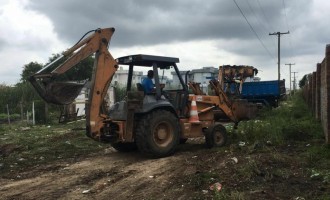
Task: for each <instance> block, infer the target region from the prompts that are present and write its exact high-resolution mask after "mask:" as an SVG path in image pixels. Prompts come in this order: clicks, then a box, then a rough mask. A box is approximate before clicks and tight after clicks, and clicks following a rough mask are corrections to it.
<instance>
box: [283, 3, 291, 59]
mask: <svg viewBox="0 0 330 200" xmlns="http://www.w3.org/2000/svg"><path fill="white" fill-rule="evenodd" d="M282 2H283V9H284V17H285V23H286V27H287V29H288V30H290V27H289V23H288V17H287V13H286V5H285V1H284V0H283V1H282ZM291 32H292V31H291ZM289 45H290V54H291V55H290V57H291V58H292V57H293V48H292V43H291V35H289Z"/></svg>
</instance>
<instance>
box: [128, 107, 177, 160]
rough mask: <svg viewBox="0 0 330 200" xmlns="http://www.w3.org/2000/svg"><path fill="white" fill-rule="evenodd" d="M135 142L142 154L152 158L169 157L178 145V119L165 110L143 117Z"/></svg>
mask: <svg viewBox="0 0 330 200" xmlns="http://www.w3.org/2000/svg"><path fill="white" fill-rule="evenodd" d="M135 141H136V144H137V147H138V149H139V150H140V151H141V152H142V153H145V154H147V155H151V156H152V157H157V158H159V157H165V156H168V155H171V154H172V153H174V151H175V149H176V147H177V146H178V144H179V120H178V118H177V117H176V116H175V115H174V114H172V113H171V112H169V111H166V110H156V111H153V112H151V113H150V114H147V115H145V116H143V118H142V119H141V120H140V122H139V125H138V130H137V132H136V136H135Z"/></svg>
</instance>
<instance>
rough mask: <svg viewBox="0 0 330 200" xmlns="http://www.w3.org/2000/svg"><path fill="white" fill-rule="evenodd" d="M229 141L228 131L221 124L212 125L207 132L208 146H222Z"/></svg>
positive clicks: (206, 140)
mask: <svg viewBox="0 0 330 200" xmlns="http://www.w3.org/2000/svg"><path fill="white" fill-rule="evenodd" d="M226 142H227V131H226V128H225V127H224V126H222V125H221V124H215V125H213V126H210V127H209V128H208V129H207V130H206V133H205V143H206V146H207V147H208V148H212V147H221V146H224V145H225V144H226Z"/></svg>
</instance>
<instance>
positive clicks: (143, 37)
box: [30, 0, 281, 46]
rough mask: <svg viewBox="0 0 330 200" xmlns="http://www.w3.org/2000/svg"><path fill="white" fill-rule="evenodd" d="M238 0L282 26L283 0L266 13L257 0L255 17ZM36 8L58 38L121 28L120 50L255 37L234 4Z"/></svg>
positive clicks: (52, 4)
mask: <svg viewBox="0 0 330 200" xmlns="http://www.w3.org/2000/svg"><path fill="white" fill-rule="evenodd" d="M83 2H84V3H83ZM237 2H238V3H239V5H240V6H241V7H242V10H245V11H246V13H247V14H246V16H247V17H248V18H251V19H252V18H253V17H255V16H259V17H264V16H266V17H267V18H269V19H268V20H267V21H268V23H272V24H276V23H277V22H276V21H273V20H272V19H276V18H274V16H276V15H279V12H280V11H281V10H280V6H281V4H279V3H278V2H276V1H267V2H265V1H260V2H259V3H260V5H261V6H262V7H263V10H261V9H258V6H259V4H257V1H251V3H250V4H251V7H252V8H253V7H254V13H253V12H251V10H249V7H247V6H248V5H247V4H246V2H245V1H237ZM30 8H31V9H34V10H37V11H38V12H42V13H44V14H45V15H47V16H48V17H49V18H50V19H51V20H52V22H53V23H54V25H55V31H56V32H58V35H59V36H60V37H65V39H67V40H69V41H74V40H77V37H78V36H79V35H82V34H83V33H84V32H86V31H87V30H90V29H94V28H98V27H109V26H113V27H115V28H116V33H115V35H114V39H113V41H112V43H113V44H116V45H117V46H131V45H150V44H160V43H170V42H175V41H191V40H201V39H219V38H220V39H233V38H240V39H244V40H249V39H251V38H255V36H254V35H253V33H252V32H251V30H250V29H249V27H248V25H247V24H246V22H245V21H244V19H243V18H242V16H241V14H240V13H239V11H238V9H237V7H236V6H235V4H234V3H233V1H218V0H212V1H211V0H208V1H197V0H196V1H192V0H184V1H182V0H181V1H175V0H168V1H153V0H140V1H133V0H117V1H115V0H112V1H107V0H102V1H78V0H66V1H47V2H46V1H37V0H32V4H31V7H30ZM264 18H265V17H264ZM264 20H266V19H264Z"/></svg>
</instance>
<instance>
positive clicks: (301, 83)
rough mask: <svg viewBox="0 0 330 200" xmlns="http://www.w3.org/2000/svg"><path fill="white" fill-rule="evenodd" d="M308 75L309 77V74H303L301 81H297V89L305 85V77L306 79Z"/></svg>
mask: <svg viewBox="0 0 330 200" xmlns="http://www.w3.org/2000/svg"><path fill="white" fill-rule="evenodd" d="M309 75H310V74H305V75H304V76H303V77H302V79H301V80H300V81H299V87H300V88H303V87H304V86H305V85H306V83H307V82H308V80H307V77H308V76H309Z"/></svg>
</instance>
